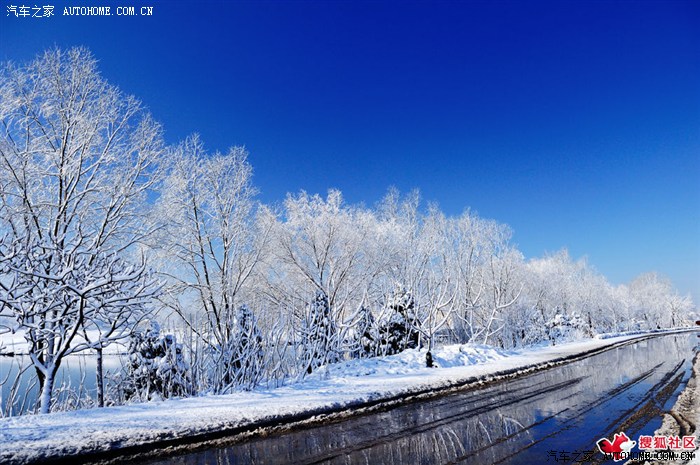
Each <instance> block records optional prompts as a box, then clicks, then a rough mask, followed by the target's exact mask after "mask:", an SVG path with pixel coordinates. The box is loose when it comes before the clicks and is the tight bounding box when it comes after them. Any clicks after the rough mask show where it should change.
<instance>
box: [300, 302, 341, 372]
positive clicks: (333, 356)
mask: <svg viewBox="0 0 700 465" xmlns="http://www.w3.org/2000/svg"><path fill="white" fill-rule="evenodd" d="M299 341H300V349H301V368H302V373H307V374H311V373H312V372H313V371H314V370H315V369H316V368H318V367H320V366H322V365H326V364H328V363H333V362H336V361H337V360H338V357H339V354H338V331H337V327H336V323H335V319H334V317H333V315H332V312H331V307H330V304H329V303H328V296H326V294H324V293H323V292H321V291H318V292H316V296H315V297H314V300H313V301H312V302H311V303H310V304H309V306H308V310H307V313H306V315H305V317H304V319H303V321H302V322H301V327H300V334H299Z"/></svg>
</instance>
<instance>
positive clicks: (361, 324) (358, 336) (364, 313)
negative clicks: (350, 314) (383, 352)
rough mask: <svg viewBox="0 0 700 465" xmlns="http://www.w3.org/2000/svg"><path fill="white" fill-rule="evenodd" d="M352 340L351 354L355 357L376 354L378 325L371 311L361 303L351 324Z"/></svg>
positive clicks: (377, 350)
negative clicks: (355, 318)
mask: <svg viewBox="0 0 700 465" xmlns="http://www.w3.org/2000/svg"><path fill="white" fill-rule="evenodd" d="M353 334H354V341H353V345H352V350H351V354H352V356H353V357H355V358H368V357H374V356H376V355H378V352H379V341H380V334H379V327H378V325H377V321H376V320H375V318H374V315H372V311H371V310H370V309H369V308H368V307H366V306H365V305H361V306H360V309H359V310H358V312H357V320H356V321H355V322H354V324H353Z"/></svg>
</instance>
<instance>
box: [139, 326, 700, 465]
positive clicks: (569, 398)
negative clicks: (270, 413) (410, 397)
mask: <svg viewBox="0 0 700 465" xmlns="http://www.w3.org/2000/svg"><path fill="white" fill-rule="evenodd" d="M698 341H699V340H698V338H697V337H696V334H695V333H685V334H679V335H672V336H662V337H657V338H653V339H649V340H646V341H642V342H638V343H636V344H632V345H627V346H624V347H619V348H617V349H612V350H609V351H607V352H604V353H602V354H598V355H595V356H593V357H589V358H587V359H584V360H581V361H578V362H573V363H570V364H567V365H564V366H561V367H558V368H554V369H550V370H547V371H543V372H539V373H535V374H532V375H529V376H525V377H521V378H518V379H515V380H512V381H507V382H504V383H500V384H498V385H494V386H490V387H487V388H484V389H479V390H471V391H466V392H461V393H456V394H451V395H448V396H445V397H441V398H438V399H433V400H430V401H426V402H421V403H415V404H411V405H406V406H402V407H398V408H395V409H392V410H390V411H387V412H382V413H376V414H372V415H366V416H361V417H357V418H353V419H350V420H346V421H343V422H339V423H335V424H330V425H323V426H317V427H312V428H307V429H305V430H303V431H297V432H293V433H286V434H282V435H279V436H273V437H268V438H264V439H256V440H252V441H248V442H245V443H240V444H236V445H233V446H230V447H222V448H214V449H209V450H206V451H203V452H197V453H191V454H188V455H182V456H179V457H170V458H168V459H165V460H162V461H152V462H149V463H152V464H155V463H159V464H160V463H163V464H165V463H168V464H173V463H174V464H183V465H184V464H205V463H206V464H212V463H217V464H289V463H305V464H311V463H330V464H380V463H384V464H472V463H473V464H490V463H494V464H495V463H504V464H528V463H546V462H547V461H548V459H550V460H549V461H552V460H553V459H552V456H553V454H555V455H556V456H557V457H562V456H561V454H562V453H564V454H568V457H569V458H570V460H569V462H568V463H572V461H571V458H572V457H573V455H574V454H575V453H579V454H584V453H586V452H587V453H590V454H591V455H592V457H593V458H595V459H602V455H600V454H599V453H598V452H595V453H594V450H595V449H594V447H595V442H596V441H597V440H598V439H600V438H602V437H611V436H612V435H613V433H616V432H618V431H625V432H626V433H627V435H628V436H629V437H630V438H633V439H635V440H636V438H637V437H638V436H639V435H640V434H647V435H652V434H653V432H654V430H655V429H656V428H657V427H658V426H659V425H660V423H661V418H660V413H661V412H663V411H664V410H668V409H669V408H670V407H671V406H672V405H673V402H674V401H675V398H676V396H677V395H678V393H679V392H680V390H682V388H683V386H685V383H686V382H687V379H688V377H689V376H690V365H691V361H692V359H693V356H694V353H695V352H697V351H698ZM579 457H583V455H580V456H579ZM588 463H590V462H588Z"/></svg>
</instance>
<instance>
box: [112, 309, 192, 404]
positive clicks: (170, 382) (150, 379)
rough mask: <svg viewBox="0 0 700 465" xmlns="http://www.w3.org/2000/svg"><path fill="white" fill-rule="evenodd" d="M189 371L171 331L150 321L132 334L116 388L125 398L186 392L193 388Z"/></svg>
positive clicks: (177, 394)
mask: <svg viewBox="0 0 700 465" xmlns="http://www.w3.org/2000/svg"><path fill="white" fill-rule="evenodd" d="M188 371H189V369H188V366H187V363H186V362H185V359H184V357H183V354H182V345H181V344H178V343H177V340H176V338H175V336H174V335H172V334H166V335H161V334H160V326H159V325H158V323H156V322H155V321H150V322H149V323H148V326H147V327H146V328H145V329H144V330H142V331H137V332H135V333H134V334H133V335H132V337H131V341H130V343H129V362H128V365H127V367H126V373H125V374H124V375H123V376H122V379H121V380H119V381H120V382H119V384H118V386H117V388H118V389H119V390H121V392H122V395H123V397H124V399H125V400H132V399H139V400H152V399H158V398H161V399H163V398H165V399H167V398H169V397H180V396H186V395H189V394H190V393H191V391H192V382H191V380H190V375H189V372H188Z"/></svg>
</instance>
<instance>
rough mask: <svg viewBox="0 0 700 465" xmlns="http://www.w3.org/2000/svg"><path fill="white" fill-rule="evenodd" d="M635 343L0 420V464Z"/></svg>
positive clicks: (471, 379) (424, 389)
mask: <svg viewBox="0 0 700 465" xmlns="http://www.w3.org/2000/svg"><path fill="white" fill-rule="evenodd" d="M640 337H645V336H644V335H626V336H618V337H613V338H606V339H593V340H587V341H584V342H576V343H569V344H562V345H557V346H549V347H536V348H530V349H526V350H518V351H503V350H499V349H495V348H492V347H488V346H483V345H455V346H448V347H445V348H443V349H439V350H437V351H436V352H435V356H434V360H435V363H436V365H437V366H438V367H439V368H426V367H425V352H424V351H419V350H408V351H406V352H404V353H402V354H399V355H394V356H389V357H383V358H375V359H365V360H354V361H349V362H342V363H338V364H334V365H331V366H328V367H323V368H321V369H320V370H318V371H317V372H316V373H314V374H313V375H311V376H309V377H307V378H306V379H305V380H304V381H302V382H299V383H295V384H291V385H288V386H284V387H280V388H276V389H266V390H256V391H254V392H240V393H235V394H230V395H222V396H204V397H197V398H189V399H174V400H167V401H164V402H149V403H145V404H134V405H128V406H120V407H110V408H104V409H91V410H82V411H75V412H67V413H55V414H50V415H31V416H22V417H15V418H6V419H0V462H1V463H8V462H9V463H27V462H35V461H40V460H42V459H46V458H49V457H56V456H67V455H75V454H90V453H99V452H104V451H108V450H113V449H123V448H131V447H137V446H141V445H149V444H151V445H152V444H156V443H159V442H163V441H177V440H178V439H182V438H187V437H192V436H203V435H206V434H216V433H217V432H221V431H228V432H241V431H246V430H252V429H255V427H256V426H257V425H263V424H265V425H270V424H275V423H285V422H290V421H298V420H302V419H305V418H309V417H310V416H312V415H315V414H322V413H330V412H342V411H343V410H345V409H349V408H352V407H359V406H362V405H363V404H367V403H375V402H380V401H400V399H402V398H404V397H405V396H409V395H430V394H429V393H430V392H432V391H434V390H439V389H446V388H450V387H455V386H457V385H460V384H463V383H475V384H478V383H484V382H488V381H489V380H493V379H496V378H497V377H501V376H503V377H505V376H510V375H513V374H515V373H519V372H521V371H523V370H531V369H533V368H535V367H542V366H547V365H550V364H552V363H556V362H563V361H564V360H566V359H569V358H572V357H575V356H576V355H579V354H583V353H587V352H590V351H595V350H599V349H602V348H605V347H610V346H612V345H617V344H620V343H624V342H625V341H629V340H632V339H637V338H640Z"/></svg>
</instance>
